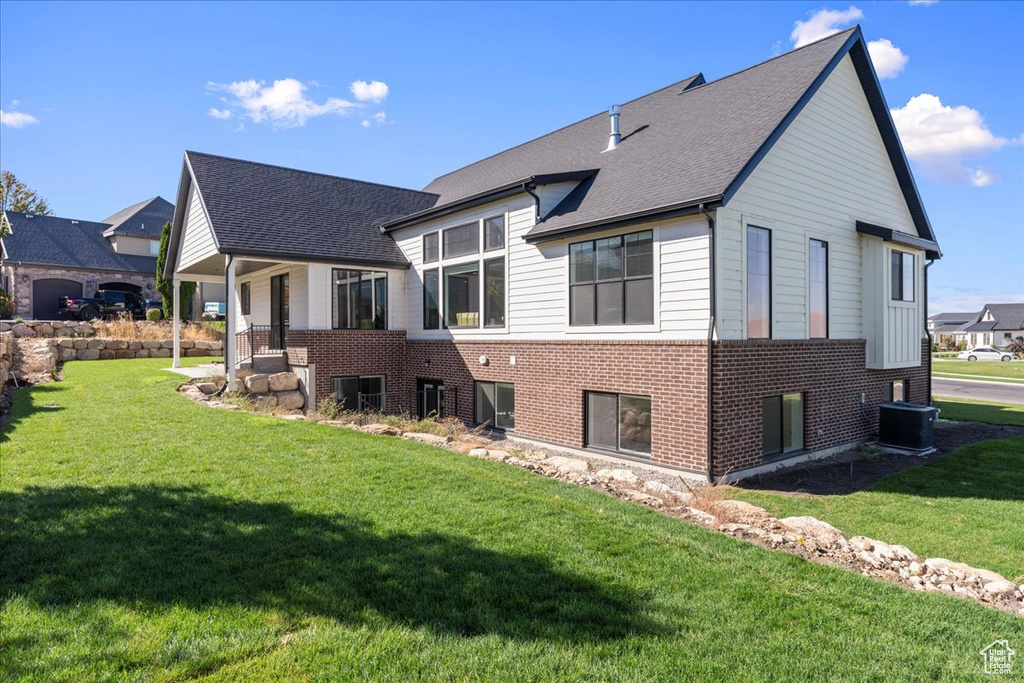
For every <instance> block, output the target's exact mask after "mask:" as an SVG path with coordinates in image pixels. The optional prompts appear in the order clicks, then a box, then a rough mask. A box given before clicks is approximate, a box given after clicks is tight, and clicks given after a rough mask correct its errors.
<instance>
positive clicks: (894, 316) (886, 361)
mask: <svg viewBox="0 0 1024 683" xmlns="http://www.w3.org/2000/svg"><path fill="white" fill-rule="evenodd" d="M861 246H862V251H863V261H862V263H863V266H862V273H863V281H864V338H865V339H866V340H867V344H866V349H865V356H866V359H865V360H866V365H867V367H868V368H870V369H873V370H887V369H890V368H909V367H917V366H918V365H920V364H921V337H922V336H924V323H923V322H922V316H923V311H924V308H923V306H924V302H923V301H922V300H923V298H924V276H923V271H922V269H921V267H920V264H921V263H922V262H923V260H924V257H925V254H924V252H923V251H920V250H917V249H911V248H909V247H905V246H902V245H900V246H894V245H891V244H888V243H886V242H883V241H882V239H881V238H878V237H872V236H870V235H861ZM894 250H895V251H900V252H904V253H908V254H913V255H914V262H915V264H916V265H917V267H916V268H915V272H914V300H913V301H893V300H892V277H891V275H892V272H891V270H890V258H891V254H892V252H893V251H894Z"/></svg>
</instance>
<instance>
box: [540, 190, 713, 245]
mask: <svg viewBox="0 0 1024 683" xmlns="http://www.w3.org/2000/svg"><path fill="white" fill-rule="evenodd" d="M721 205H722V196H721V195H715V196H713V197H705V198H703V199H696V200H693V201H688V202H683V203H681V204H670V205H668V206H662V207H659V208H656V209H647V210H644V211H636V212H634V213H630V214H623V215H621V216H615V217H613V218H604V219H601V220H597V221H591V222H589V223H579V224H577V225H570V226H566V227H564V228H559V229H557V230H549V231H547V232H540V233H538V234H536V235H530V234H527V235H526V236H525V237H524V238H523V239H524V240H526V241H527V242H545V241H548V240H557V239H562V238H564V237H571V236H572V235H578V234H580V233H583V232H589V231H591V230H596V229H598V228H601V229H611V228H621V227H626V226H629V225H633V224H636V223H643V222H646V221H650V220H661V219H665V218H675V217H677V216H695V215H697V214H700V213H701V209H700V207H702V206H703V207H705V208H707V209H709V210H714V209H716V208H718V207H719V206H721Z"/></svg>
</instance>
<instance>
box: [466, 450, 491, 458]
mask: <svg viewBox="0 0 1024 683" xmlns="http://www.w3.org/2000/svg"><path fill="white" fill-rule="evenodd" d="M467 455H472V456H473V457H474V458H486V457H487V456H488V455H489V454H488V453H487V449H486V448H473V449H471V450H470V451H469V453H467Z"/></svg>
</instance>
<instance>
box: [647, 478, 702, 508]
mask: <svg viewBox="0 0 1024 683" xmlns="http://www.w3.org/2000/svg"><path fill="white" fill-rule="evenodd" d="M644 490H645V491H647V492H648V493H653V494H655V495H661V496H672V497H673V498H677V499H679V500H680V501H682V502H686V503H688V502H690V501H691V500H693V494H692V493H690V492H689V491H677V490H676V489H674V488H672V487H671V486H669V485H668V484H663V483H661V482H660V481H654V480H651V481H645V482H644Z"/></svg>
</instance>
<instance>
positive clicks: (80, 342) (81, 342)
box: [71, 339, 89, 349]
mask: <svg viewBox="0 0 1024 683" xmlns="http://www.w3.org/2000/svg"><path fill="white" fill-rule="evenodd" d="M71 346H73V347H74V348H76V349H87V348H89V340H88V339H72V340H71Z"/></svg>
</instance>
